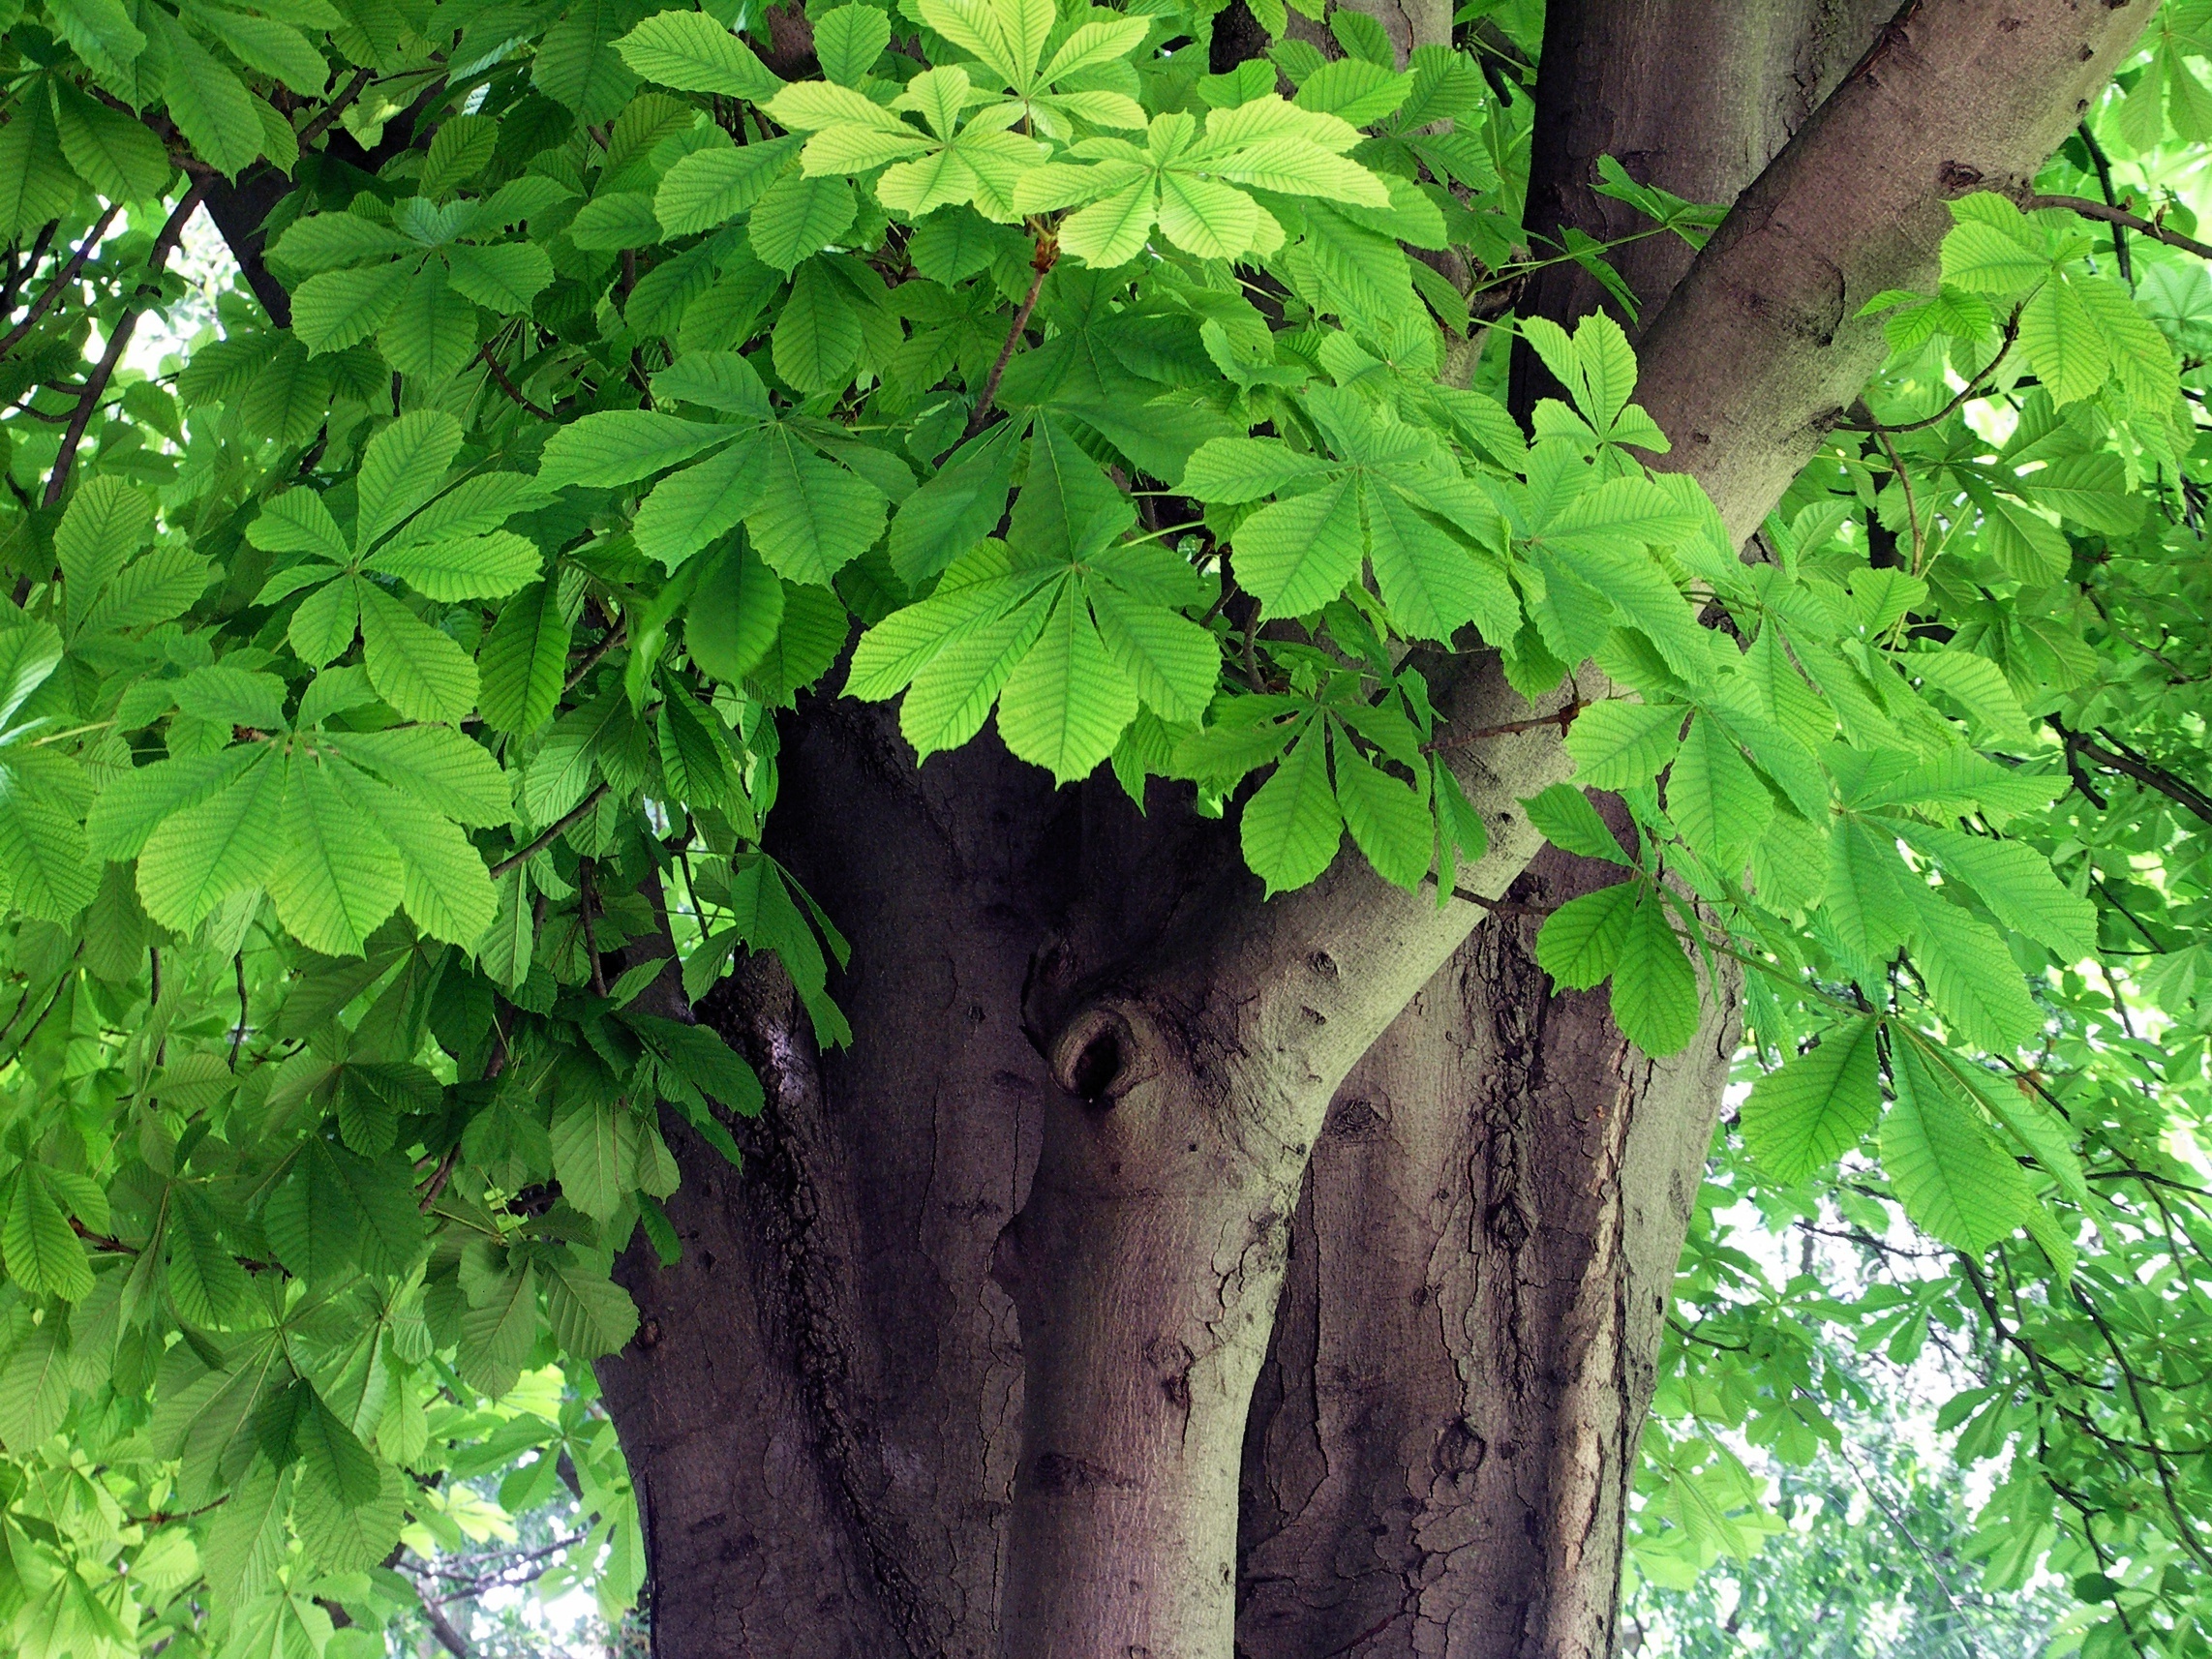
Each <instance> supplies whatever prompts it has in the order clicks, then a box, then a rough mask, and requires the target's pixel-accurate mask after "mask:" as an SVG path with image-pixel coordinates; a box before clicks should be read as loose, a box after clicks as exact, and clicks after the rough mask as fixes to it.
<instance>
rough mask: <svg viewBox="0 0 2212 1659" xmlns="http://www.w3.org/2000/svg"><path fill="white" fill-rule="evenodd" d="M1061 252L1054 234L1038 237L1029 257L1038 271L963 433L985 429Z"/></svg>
mask: <svg viewBox="0 0 2212 1659" xmlns="http://www.w3.org/2000/svg"><path fill="white" fill-rule="evenodd" d="M1059 256H1060V244H1059V243H1058V242H1056V241H1054V240H1053V239H1052V238H1051V237H1050V236H1040V237H1039V238H1038V239H1037V252H1036V254H1035V255H1034V256H1032V257H1031V259H1030V261H1029V268H1030V269H1031V270H1033V271H1035V272H1036V273H1037V275H1036V276H1035V277H1033V278H1031V279H1030V283H1029V292H1028V293H1027V294H1025V295H1023V296H1022V301H1021V309H1020V310H1019V311H1017V312H1015V314H1014V326H1013V327H1012V328H1010V329H1008V330H1007V331H1006V344H1005V345H1004V346H1001V347H999V348H998V361H997V362H995V363H993V364H992V365H991V366H990V374H989V375H988V376H987V377H985V380H984V389H983V395H982V396H980V397H978V398H977V399H976V407H974V408H973V409H970V410H969V411H968V429H967V431H966V433H965V434H963V435H962V436H963V437H975V436H976V434H977V433H979V432H981V431H983V429H984V422H985V420H986V419H988V418H989V416H990V407H991V403H992V401H993V400H994V399H996V398H997V396H998V382H999V378H1000V377H1001V376H1003V375H1004V374H1005V373H1006V366H1007V364H1008V363H1009V362H1010V361H1012V360H1013V357H1014V348H1015V346H1016V345H1018V344H1020V341H1021V332H1022V330H1023V329H1025V328H1027V327H1028V326H1029V314H1030V313H1031V312H1033V311H1035V310H1036V309H1037V296H1038V295H1039V294H1041V293H1043V292H1044V291H1045V276H1046V274H1047V273H1048V272H1050V270H1051V269H1052V265H1053V261H1054V260H1056V259H1058V258H1059Z"/></svg>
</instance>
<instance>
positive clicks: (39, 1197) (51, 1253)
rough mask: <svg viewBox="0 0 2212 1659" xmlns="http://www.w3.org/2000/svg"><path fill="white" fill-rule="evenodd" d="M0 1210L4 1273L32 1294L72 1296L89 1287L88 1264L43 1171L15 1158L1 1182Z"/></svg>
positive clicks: (72, 1298) (70, 1299)
mask: <svg viewBox="0 0 2212 1659" xmlns="http://www.w3.org/2000/svg"><path fill="white" fill-rule="evenodd" d="M5 1197H6V1207H5V1210H4V1211H0V1254H4V1255H5V1256H6V1258H7V1266H8V1277H9V1278H10V1279H12V1280H14V1281H15V1282H16V1283H17V1284H19V1285H21V1286H22V1287H23V1288H24V1289H25V1290H27V1291H29V1292H30V1293H31V1294H32V1295H33V1296H48V1295H51V1296H59V1297H60V1298H61V1299H62V1300H63V1301H65V1302H75V1301H76V1300H78V1299H79V1298H81V1297H84V1296H89V1295H90V1294H91V1293H92V1264H91V1262H90V1261H88V1260H87V1259H86V1258H85V1253H84V1246H83V1245H82V1244H81V1243H79V1242H78V1240H77V1236H76V1233H75V1232H73V1231H72V1230H71V1228H70V1224H69V1217H68V1216H67V1215H65V1214H64V1213H63V1211H62V1207H61V1205H60V1204H59V1203H58V1202H56V1200H55V1198H54V1193H53V1190H52V1188H51V1187H49V1186H48V1185H47V1183H46V1179H45V1170H43V1169H42V1168H40V1167H39V1165H37V1164H35V1163H20V1164H17V1165H16V1166H15V1173H14V1174H12V1175H10V1176H9V1177H8V1179H7V1184H6V1192H5Z"/></svg>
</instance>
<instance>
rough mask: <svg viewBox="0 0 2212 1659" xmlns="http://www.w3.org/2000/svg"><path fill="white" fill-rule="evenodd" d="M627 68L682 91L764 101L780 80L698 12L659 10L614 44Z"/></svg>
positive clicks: (736, 41)
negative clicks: (721, 94) (720, 94)
mask: <svg viewBox="0 0 2212 1659" xmlns="http://www.w3.org/2000/svg"><path fill="white" fill-rule="evenodd" d="M615 49H616V50H617V51H618V52H620V53H621V56H622V61H623V62H624V63H626V64H628V65H629V67H630V69H631V70H632V71H633V72H635V73H636V74H638V75H643V76H644V77H645V78H646V79H648V80H651V81H654V82H657V83H658V84H659V85H662V86H673V87H675V88H676V89H677V90H679V91H682V92H719V93H723V94H726V95H728V96H730V97H734V98H742V99H744V100H746V101H747V102H749V103H753V104H766V103H767V102H768V101H769V100H770V99H772V98H773V97H774V96H775V95H776V93H777V92H778V91H779V90H780V89H781V88H782V85H783V82H782V81H781V80H780V79H778V78H777V77H776V76H775V75H773V74H772V73H771V72H770V71H769V69H768V66H767V65H765V64H763V63H762V62H761V61H760V59H759V58H758V57H756V56H754V55H753V51H752V48H751V47H750V46H748V45H745V44H744V42H742V40H740V39H738V37H737V36H736V35H734V34H732V33H731V32H730V31H729V30H728V29H725V28H724V27H722V25H721V24H719V23H717V22H716V21H714V19H713V18H712V17H710V16H708V15H706V14H705V13H702V12H682V11H677V12H660V13H656V14H655V15H652V16H651V17H648V18H647V19H646V20H645V21H644V22H642V23H640V24H638V26H637V27H636V28H634V29H632V30H630V32H629V33H628V34H626V35H624V36H622V37H621V39H620V40H618V41H617V42H616V43H615Z"/></svg>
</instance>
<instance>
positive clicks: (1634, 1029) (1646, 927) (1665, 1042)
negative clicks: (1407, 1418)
mask: <svg viewBox="0 0 2212 1659" xmlns="http://www.w3.org/2000/svg"><path fill="white" fill-rule="evenodd" d="M1613 1018H1614V1022H1615V1023H1616V1024H1617V1025H1619V1026H1620V1027H1621V1033H1622V1034H1623V1035H1624V1036H1625V1037H1627V1039H1628V1040H1629V1041H1631V1042H1633V1043H1635V1044H1636V1046H1637V1047H1639V1048H1641V1049H1643V1051H1644V1052H1645V1053H1647V1054H1650V1055H1652V1056H1654V1057H1656V1056H1659V1055H1666V1054H1679V1053H1681V1052H1682V1050H1683V1049H1684V1048H1687V1047H1688V1046H1689V1042H1690V1039H1692V1038H1693V1037H1695V1036H1696V1035H1697V1019H1698V997H1697V970H1696V968H1694V967H1693V966H1691V964H1690V959H1689V956H1688V954H1687V953H1686V952H1685V951H1684V950H1683V948H1682V941H1681V940H1680V939H1678V938H1676V937H1675V930H1674V928H1673V926H1672V925H1670V924H1669V922H1668V920H1667V907H1666V903H1665V901H1664V900H1663V899H1661V898H1660V896H1659V894H1658V891H1657V890H1656V889H1647V890H1645V892H1644V894H1643V897H1642V899H1641V900H1640V901H1639V902H1638V904H1637V906H1636V911H1635V914H1634V915H1633V916H1632V917H1631V918H1630V919H1629V921H1628V926H1627V928H1626V930H1625V932H1624V933H1623V935H1622V937H1621V955H1620V959H1619V960H1618V961H1616V962H1615V963H1614V965H1613Z"/></svg>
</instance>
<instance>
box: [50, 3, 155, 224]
mask: <svg viewBox="0 0 2212 1659" xmlns="http://www.w3.org/2000/svg"><path fill="white" fill-rule="evenodd" d="M118 11H120V8H118ZM133 32H134V33H136V31H135V30H134V31H133ZM50 84H51V85H52V87H53V89H54V119H55V125H56V129H57V131H58V134H59V136H60V139H61V151H62V154H63V155H64V156H66V157H67V158H68V159H69V165H70V166H72V167H75V168H76V172H77V176H78V177H80V178H82V179H83V180H84V182H85V183H86V184H89V185H90V186H92V188H93V189H94V190H96V191H98V192H99V193H100V194H101V195H102V196H106V197H107V198H108V199H109V200H111V201H152V200H154V199H156V198H157V197H158V196H160V195H161V194H162V191H163V189H164V187H165V186H167V183H168V181H169V179H170V177H171V176H172V175H173V173H174V171H175V169H174V167H173V166H171V165H170V163H169V158H168V152H167V150H165V149H163V148H162V141H161V140H160V139H159V138H157V137H155V136H154V135H153V134H152V133H151V132H149V131H148V130H147V129H146V127H145V126H144V125H143V124H141V123H140V122H137V121H134V120H132V119H131V117H130V116H128V115H126V114H124V113H123V112H122V111H121V110H119V109H110V108H108V107H107V106H106V105H105V104H102V103H100V102H99V101H98V100H97V99H94V98H90V97H87V96H86V95H85V94H84V93H82V92H79V91H78V90H77V89H76V87H74V86H72V85H70V84H69V83H68V82H66V81H58V80H57V81H54V82H51V83H50Z"/></svg>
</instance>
